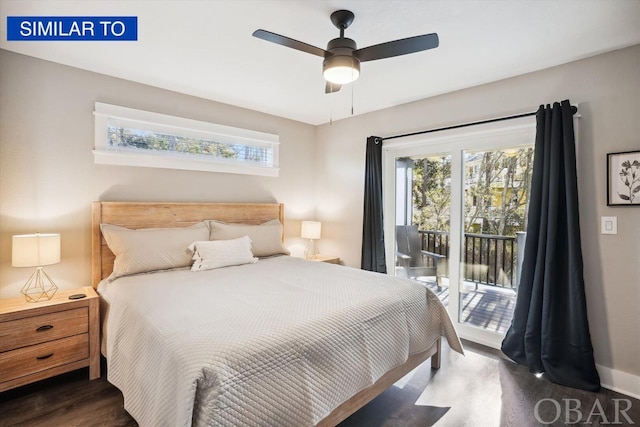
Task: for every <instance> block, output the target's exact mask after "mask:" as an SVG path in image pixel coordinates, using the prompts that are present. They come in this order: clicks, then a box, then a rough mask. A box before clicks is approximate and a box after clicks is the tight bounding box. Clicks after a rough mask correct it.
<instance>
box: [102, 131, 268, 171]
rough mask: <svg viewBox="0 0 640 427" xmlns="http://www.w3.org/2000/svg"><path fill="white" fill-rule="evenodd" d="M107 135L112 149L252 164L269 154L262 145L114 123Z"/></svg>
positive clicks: (265, 160)
mask: <svg viewBox="0 0 640 427" xmlns="http://www.w3.org/2000/svg"><path fill="white" fill-rule="evenodd" d="M108 137H109V146H110V147H113V148H124V149H133V150H145V151H156V152H171V153H179V154H184V155H196V156H211V157H213V158H218V159H236V160H246V161H249V162H255V163H265V162H267V161H268V157H269V150H268V149H266V148H263V147H253V146H250V145H242V144H230V143H224V142H217V141H209V140H205V139H198V138H187V137H181V136H174V135H167V134H161V133H157V132H148V131H143V130H137V129H126V128H121V127H117V126H109V129H108Z"/></svg>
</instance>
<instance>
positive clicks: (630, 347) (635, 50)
mask: <svg viewBox="0 0 640 427" xmlns="http://www.w3.org/2000/svg"><path fill="white" fill-rule="evenodd" d="M567 98H568V99H570V100H571V102H572V103H573V104H574V105H578V107H579V109H580V114H581V115H582V118H581V119H580V120H579V140H578V168H579V198H580V222H581V229H582V247H583V258H584V264H585V280H586V288H587V289H586V292H587V304H588V310H589V322H590V327H591V335H592V340H593V344H594V348H595V356H596V363H598V364H600V365H603V366H606V367H611V368H614V369H616V370H619V371H622V372H626V373H630V374H633V375H636V376H638V375H640V357H638V354H640V314H639V313H640V310H638V306H640V207H639V208H613V207H607V204H606V180H605V175H606V160H605V159H606V153H610V152H618V151H628V150H634V149H635V150H640V46H634V47H630V48H627V49H623V50H619V51H615V52H612V53H608V54H604V55H599V56H596V57H593V58H589V59H585V60H581V61H578V62H574V63H570V64H566V65H562V66H558V67H555V68H551V69H548V70H544V71H539V72H535V73H531V74H527V75H523V76H519V77H516V78H511V79H507V80H503V81H500V82H496V83H493V84H487V85H483V86H478V87H475V88H471V89H466V90H461V91H459V92H454V93H450V94H447V95H443V96H439V97H435V98H430V99H424V100H421V101H417V102H413V103H409V104H404V105H401V106H399V107H394V108H390V109H386V110H381V111H377V112H373V113H369V114H366V115H362V116H356V117H353V118H350V119H346V120H342V121H338V122H334V123H333V124H332V125H322V126H320V127H318V132H317V146H316V152H317V156H318V163H317V181H316V182H317V184H316V185H317V189H316V194H317V197H316V204H317V212H318V219H319V220H321V221H323V238H322V241H321V244H322V246H321V250H322V251H323V252H325V253H332V254H338V255H340V256H341V257H342V259H343V261H345V262H346V264H348V265H351V266H354V267H359V265H360V245H361V235H362V206H363V197H362V192H363V188H364V184H363V182H364V181H363V177H364V154H365V145H366V141H365V139H366V137H367V136H370V135H377V136H383V137H384V136H390V135H396V134H402V133H407V132H413V131H418V130H422V129H429V128H435V127H440V126H446V125H453V124H458V123H464V122H472V121H476V120H482V119H488V118H495V117H500V116H507V115H511V114H517V113H522V112H528V111H535V110H536V109H537V107H538V106H539V105H540V104H542V103H549V102H554V101H560V100H563V99H567ZM355 103H356V109H357V97H356V99H355ZM600 216H617V217H618V235H615V236H612V235H601V234H599V233H600V231H599V224H600ZM636 381H637V380H636ZM636 390H640V387H639V386H638V385H637V384H636Z"/></svg>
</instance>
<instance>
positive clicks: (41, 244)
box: [11, 233, 60, 267]
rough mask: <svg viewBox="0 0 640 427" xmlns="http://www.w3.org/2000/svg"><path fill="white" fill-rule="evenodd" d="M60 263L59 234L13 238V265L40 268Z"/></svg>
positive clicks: (23, 235)
mask: <svg viewBox="0 0 640 427" xmlns="http://www.w3.org/2000/svg"><path fill="white" fill-rule="evenodd" d="M59 262H60V235H59V234H40V233H36V234H22V235H18V236H13V240H12V247H11V265H12V266H13V267H40V266H42V265H50V264H57V263H59Z"/></svg>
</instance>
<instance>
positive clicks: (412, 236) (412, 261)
mask: <svg viewBox="0 0 640 427" xmlns="http://www.w3.org/2000/svg"><path fill="white" fill-rule="evenodd" d="M446 258H447V257H446V255H440V254H436V253H433V252H428V251H424V250H422V238H421V237H420V233H419V232H418V226H416V225H398V226H396V262H397V265H398V266H400V267H402V270H403V274H404V275H405V277H407V278H409V279H414V280H419V281H425V280H424V279H421V278H422V277H424V276H434V277H435V279H436V286H437V288H438V290H439V291H440V290H442V287H441V284H440V276H441V275H442V274H443V270H444V269H445V268H446V266H445V265H444V262H445V260H446Z"/></svg>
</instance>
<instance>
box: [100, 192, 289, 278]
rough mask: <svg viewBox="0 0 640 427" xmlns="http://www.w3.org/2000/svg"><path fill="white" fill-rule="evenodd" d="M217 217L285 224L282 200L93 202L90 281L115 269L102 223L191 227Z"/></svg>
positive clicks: (232, 220) (218, 218) (221, 219)
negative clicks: (248, 201)
mask: <svg viewBox="0 0 640 427" xmlns="http://www.w3.org/2000/svg"><path fill="white" fill-rule="evenodd" d="M207 219H215V220H218V221H224V222H228V223H240V224H261V223H263V222H266V221H269V220H272V219H279V220H280V222H281V223H283V224H284V205H283V204H282V203H155V202H93V203H92V205H91V284H92V285H93V287H94V288H95V287H97V286H98V283H99V282H100V280H102V279H104V278H105V277H107V276H109V275H110V274H111V272H112V271H113V261H114V259H115V255H114V254H113V252H111V250H110V249H109V247H108V246H107V243H106V242H105V240H104V238H103V237H102V233H101V232H100V224H113V225H119V226H121V227H127V228H131V229H138V228H167V227H188V226H190V225H193V224H196V223H198V222H201V221H204V220H207Z"/></svg>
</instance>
